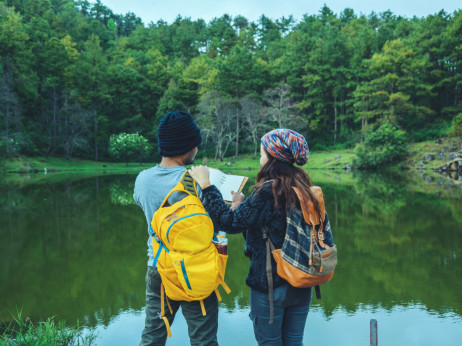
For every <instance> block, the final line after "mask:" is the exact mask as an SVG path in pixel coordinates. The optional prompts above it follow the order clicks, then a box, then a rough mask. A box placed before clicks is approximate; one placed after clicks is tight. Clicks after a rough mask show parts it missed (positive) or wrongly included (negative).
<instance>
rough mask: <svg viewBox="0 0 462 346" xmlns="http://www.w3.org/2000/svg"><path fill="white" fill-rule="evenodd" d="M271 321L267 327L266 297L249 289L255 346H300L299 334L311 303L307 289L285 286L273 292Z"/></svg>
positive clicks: (268, 311)
mask: <svg viewBox="0 0 462 346" xmlns="http://www.w3.org/2000/svg"><path fill="white" fill-rule="evenodd" d="M273 301H274V321H273V323H272V324H269V323H268V322H269V319H270V309H269V300H268V294H267V293H262V292H260V291H257V290H255V289H253V288H252V289H251V290H250V315H249V316H250V319H251V320H252V322H253V329H254V333H255V338H256V339H257V342H258V345H271V346H280V345H284V346H289V345H290V346H295V345H303V332H304V330H305V324H306V318H307V316H308V311H309V309H310V303H311V288H295V287H292V286H290V285H289V284H284V285H282V286H279V287H276V288H275V289H274V300H273Z"/></svg>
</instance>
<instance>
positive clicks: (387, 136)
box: [354, 123, 407, 169]
mask: <svg viewBox="0 0 462 346" xmlns="http://www.w3.org/2000/svg"><path fill="white" fill-rule="evenodd" d="M406 153H407V144H406V136H405V134H404V131H401V130H398V129H396V128H395V127H394V126H393V125H392V124H391V123H385V124H383V125H381V126H380V127H379V128H378V129H377V130H376V131H372V130H368V131H367V132H366V134H365V139H364V143H362V144H360V145H358V146H357V148H356V159H355V160H354V166H355V167H357V168H359V169H370V168H371V169H375V168H378V167H381V166H385V165H387V164H390V163H393V162H394V161H397V160H398V159H400V158H402V157H404V156H405V154H406Z"/></svg>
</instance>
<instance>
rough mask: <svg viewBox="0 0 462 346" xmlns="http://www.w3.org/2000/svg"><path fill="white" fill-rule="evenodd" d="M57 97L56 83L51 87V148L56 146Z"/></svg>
mask: <svg viewBox="0 0 462 346" xmlns="http://www.w3.org/2000/svg"><path fill="white" fill-rule="evenodd" d="M56 98H57V95H56V82H55V83H54V85H53V146H56V143H57V140H56V118H57V114H56V113H57V108H58V107H57V100H56ZM54 149H56V148H54Z"/></svg>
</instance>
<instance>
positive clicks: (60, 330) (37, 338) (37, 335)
mask: <svg viewBox="0 0 462 346" xmlns="http://www.w3.org/2000/svg"><path fill="white" fill-rule="evenodd" d="M13 320H14V321H13V322H11V323H10V324H9V325H7V326H6V328H4V329H3V331H2V333H1V334H0V345H43V346H45V345H63V346H64V345H66V346H67V345H72V346H74V345H82V346H85V345H94V341H95V339H96V335H95V334H94V333H93V332H89V333H85V334H84V333H83V329H82V328H81V327H80V325H79V323H78V322H77V326H74V327H70V326H66V324H65V323H64V322H63V321H61V322H58V323H56V322H55V321H54V319H53V317H50V318H48V319H47V320H46V321H44V322H38V323H33V322H32V321H31V320H30V319H29V318H25V319H24V318H23V316H22V311H18V312H17V316H14V317H13Z"/></svg>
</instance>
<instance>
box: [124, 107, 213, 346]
mask: <svg viewBox="0 0 462 346" xmlns="http://www.w3.org/2000/svg"><path fill="white" fill-rule="evenodd" d="M158 139H159V153H160V155H161V156H162V160H161V162H160V164H159V165H157V166H155V167H152V168H149V169H146V170H144V171H142V172H141V173H140V174H139V175H138V177H137V178H136V182H135V192H134V195H133V198H134V199H135V201H136V203H137V204H138V205H139V206H140V207H141V208H142V209H143V211H144V214H145V216H146V221H147V223H148V234H149V237H148V257H149V260H148V270H147V274H146V320H145V327H144V330H143V334H142V338H141V343H140V345H143V346H144V345H156V346H157V345H165V342H166V339H167V330H166V327H165V323H164V321H163V320H162V319H161V318H160V310H161V303H160V302H161V300H160V285H161V278H160V275H159V272H158V271H157V268H156V267H155V264H154V255H153V251H152V238H151V236H150V232H149V225H150V224H151V220H152V216H153V215H154V213H155V211H156V210H157V209H159V208H160V206H161V203H162V201H163V200H164V198H165V196H167V194H168V193H169V192H170V191H171V189H172V188H173V187H174V186H175V185H176V184H177V183H178V182H179V181H180V180H181V177H182V176H183V174H184V172H185V171H186V168H185V167H184V166H185V165H188V164H192V163H193V162H194V158H195V156H196V154H197V147H198V145H199V144H200V143H201V142H202V137H201V134H200V129H199V127H197V125H196V123H195V122H194V120H193V119H192V117H191V115H190V114H189V113H187V112H183V111H176V112H170V113H167V114H166V115H165V116H164V117H163V118H162V120H161V122H160V125H159V129H158ZM198 193H199V194H200V191H199V187H198ZM179 194H180V193H174V194H172V196H171V197H170V198H169V203H171V204H173V203H175V202H177V201H179V200H181V199H182V198H183V197H184V196H181V195H179ZM164 304H165V311H167V312H166V317H167V318H168V321H169V323H170V325H171V324H172V323H173V319H174V318H175V314H176V312H177V311H178V308H179V307H180V306H181V309H182V312H183V316H184V317H185V319H186V322H187V324H188V334H189V338H190V341H191V345H201V346H202V345H218V342H217V329H218V300H217V297H216V295H215V293H212V294H211V295H210V296H209V297H208V298H206V299H204V305H205V309H206V311H207V314H206V316H203V315H202V310H201V306H200V303H199V302H198V301H192V302H186V301H173V300H170V304H171V307H172V309H173V314H170V313H169V312H168V311H169V309H168V307H167V304H166V303H164Z"/></svg>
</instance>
